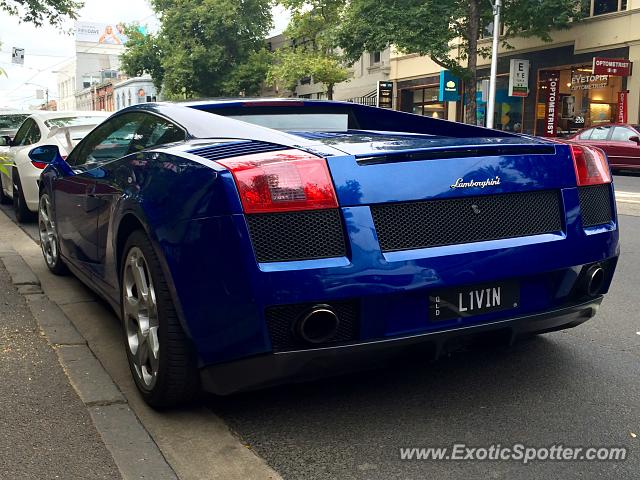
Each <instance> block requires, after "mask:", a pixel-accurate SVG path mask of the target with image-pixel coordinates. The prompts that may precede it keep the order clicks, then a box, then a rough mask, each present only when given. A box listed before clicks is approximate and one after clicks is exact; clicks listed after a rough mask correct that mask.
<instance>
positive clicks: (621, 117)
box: [616, 90, 629, 123]
mask: <svg viewBox="0 0 640 480" xmlns="http://www.w3.org/2000/svg"><path fill="white" fill-rule="evenodd" d="M628 97H629V92H628V91H627V90H624V91H622V92H618V114H617V116H616V118H617V122H618V123H627V99H628Z"/></svg>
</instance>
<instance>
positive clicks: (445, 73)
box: [438, 70, 460, 102]
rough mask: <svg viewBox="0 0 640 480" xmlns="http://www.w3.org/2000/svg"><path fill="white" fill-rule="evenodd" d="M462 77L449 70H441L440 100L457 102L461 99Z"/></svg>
mask: <svg viewBox="0 0 640 480" xmlns="http://www.w3.org/2000/svg"><path fill="white" fill-rule="evenodd" d="M459 85H460V79H459V78H458V77H456V76H455V75H454V74H453V73H451V72H450V71H449V70H440V89H439V91H438V101H439V102H457V101H458V100H460V95H459V94H458V87H459Z"/></svg>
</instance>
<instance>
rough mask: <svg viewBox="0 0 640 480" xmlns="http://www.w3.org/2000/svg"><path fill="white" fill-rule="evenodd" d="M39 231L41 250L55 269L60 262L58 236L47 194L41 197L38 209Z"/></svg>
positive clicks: (50, 265) (48, 263)
mask: <svg viewBox="0 0 640 480" xmlns="http://www.w3.org/2000/svg"><path fill="white" fill-rule="evenodd" d="M38 230H39V233H40V248H41V249H42V253H43V254H44V259H45V261H46V262H47V265H48V266H49V267H52V268H53V267H54V266H55V265H56V262H57V261H58V234H57V232H56V226H55V224H54V221H53V217H52V216H51V204H50V202H49V196H48V195H47V194H44V195H42V197H40V207H39V208H38Z"/></svg>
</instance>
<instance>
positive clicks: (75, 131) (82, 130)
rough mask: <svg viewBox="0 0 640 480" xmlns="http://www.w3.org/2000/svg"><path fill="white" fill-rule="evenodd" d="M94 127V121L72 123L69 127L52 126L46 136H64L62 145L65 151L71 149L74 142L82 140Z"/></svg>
mask: <svg viewBox="0 0 640 480" xmlns="http://www.w3.org/2000/svg"><path fill="white" fill-rule="evenodd" d="M95 127H96V124H95V123H90V124H86V125H73V126H70V127H53V128H52V129H51V130H50V131H49V136H48V137H47V138H53V137H57V138H58V139H62V138H64V145H63V146H64V147H65V148H66V149H67V151H71V149H72V148H73V147H75V146H76V144H77V143H78V142H79V141H80V140H82V139H83V138H84V137H85V136H86V135H87V134H88V133H89V132H90V131H91V130H93V129H94V128H95Z"/></svg>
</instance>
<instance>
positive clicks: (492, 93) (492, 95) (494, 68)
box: [487, 0, 502, 128]
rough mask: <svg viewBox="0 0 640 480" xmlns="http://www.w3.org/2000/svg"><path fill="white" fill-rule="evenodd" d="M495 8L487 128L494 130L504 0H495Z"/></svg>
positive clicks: (493, 3)
mask: <svg viewBox="0 0 640 480" xmlns="http://www.w3.org/2000/svg"><path fill="white" fill-rule="evenodd" d="M491 6H492V7H493V45H492V46H491V74H490V76H489V98H488V101H487V128H493V117H494V112H495V108H496V76H497V74H498V42H499V40H500V9H501V7H502V0H494V1H493V2H492V3H491Z"/></svg>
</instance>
